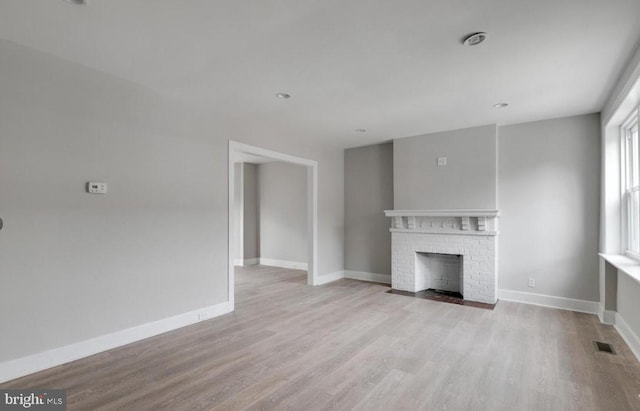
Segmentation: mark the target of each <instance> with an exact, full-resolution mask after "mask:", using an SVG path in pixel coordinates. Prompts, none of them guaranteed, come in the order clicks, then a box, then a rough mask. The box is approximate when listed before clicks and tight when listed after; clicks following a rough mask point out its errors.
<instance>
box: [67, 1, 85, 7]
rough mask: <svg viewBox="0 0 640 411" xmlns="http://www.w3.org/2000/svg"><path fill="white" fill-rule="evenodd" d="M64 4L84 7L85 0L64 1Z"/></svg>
mask: <svg viewBox="0 0 640 411" xmlns="http://www.w3.org/2000/svg"><path fill="white" fill-rule="evenodd" d="M64 1H65V3H69V4H73V5H74V6H86V5H87V0H64Z"/></svg>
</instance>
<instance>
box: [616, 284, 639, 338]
mask: <svg viewBox="0 0 640 411" xmlns="http://www.w3.org/2000/svg"><path fill="white" fill-rule="evenodd" d="M638 296H640V283H638V281H637V280H635V279H633V278H631V277H629V275H628V274H625V273H623V272H618V287H617V311H618V314H619V315H620V317H622V319H623V320H624V322H626V323H627V325H628V326H629V328H630V329H631V330H632V331H633V332H634V333H635V334H636V335H638V336H640V316H639V315H638V313H640V299H639V298H638ZM638 342H640V341H638Z"/></svg>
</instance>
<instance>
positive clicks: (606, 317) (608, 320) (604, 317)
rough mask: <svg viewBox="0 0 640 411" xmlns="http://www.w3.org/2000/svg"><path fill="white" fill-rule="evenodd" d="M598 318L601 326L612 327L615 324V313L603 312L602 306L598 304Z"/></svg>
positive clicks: (611, 311)
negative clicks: (607, 325)
mask: <svg viewBox="0 0 640 411" xmlns="http://www.w3.org/2000/svg"><path fill="white" fill-rule="evenodd" d="M598 318H599V319H600V322H601V323H603V324H609V325H614V324H615V323H616V312H615V311H613V310H605V309H604V307H603V306H602V304H599V307H598Z"/></svg>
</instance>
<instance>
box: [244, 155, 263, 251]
mask: <svg viewBox="0 0 640 411" xmlns="http://www.w3.org/2000/svg"><path fill="white" fill-rule="evenodd" d="M243 175H244V184H243V186H244V195H243V197H244V198H243V200H244V207H243V211H244V216H243V218H244V223H243V227H244V233H243V239H244V259H245V260H247V259H253V258H258V257H260V232H259V230H260V226H259V224H260V223H259V220H258V166H257V165H256V164H251V163H244V170H243Z"/></svg>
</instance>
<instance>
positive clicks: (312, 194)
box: [227, 140, 318, 311]
mask: <svg viewBox="0 0 640 411" xmlns="http://www.w3.org/2000/svg"><path fill="white" fill-rule="evenodd" d="M237 153H245V154H252V155H256V156H260V157H265V158H269V159H272V160H276V161H283V162H285V163H292V164H298V165H301V166H305V167H307V194H308V195H307V232H308V233H309V239H308V245H309V248H308V250H309V255H308V258H309V261H308V262H307V265H308V270H307V283H308V284H309V285H316V284H318V162H317V161H315V160H309V159H306V158H301V157H295V156H292V155H289V154H284V153H279V152H277V151H271V150H266V149H264V148H260V147H255V146H251V145H248V144H244V143H239V142H237V141H233V140H229V156H228V159H227V161H228V176H227V186H228V190H229V191H228V194H227V195H228V206H227V222H228V227H227V249H228V255H227V285H228V291H227V293H228V294H227V295H228V299H229V306H230V309H231V311H233V309H234V305H235V284H234V283H235V274H234V269H233V267H234V262H235V252H234V235H235V231H234V226H235V224H234V220H235V219H234V214H233V213H234V210H233V205H234V204H233V203H234V172H235V170H234V166H233V164H234V162H235V159H236V155H237Z"/></svg>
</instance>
